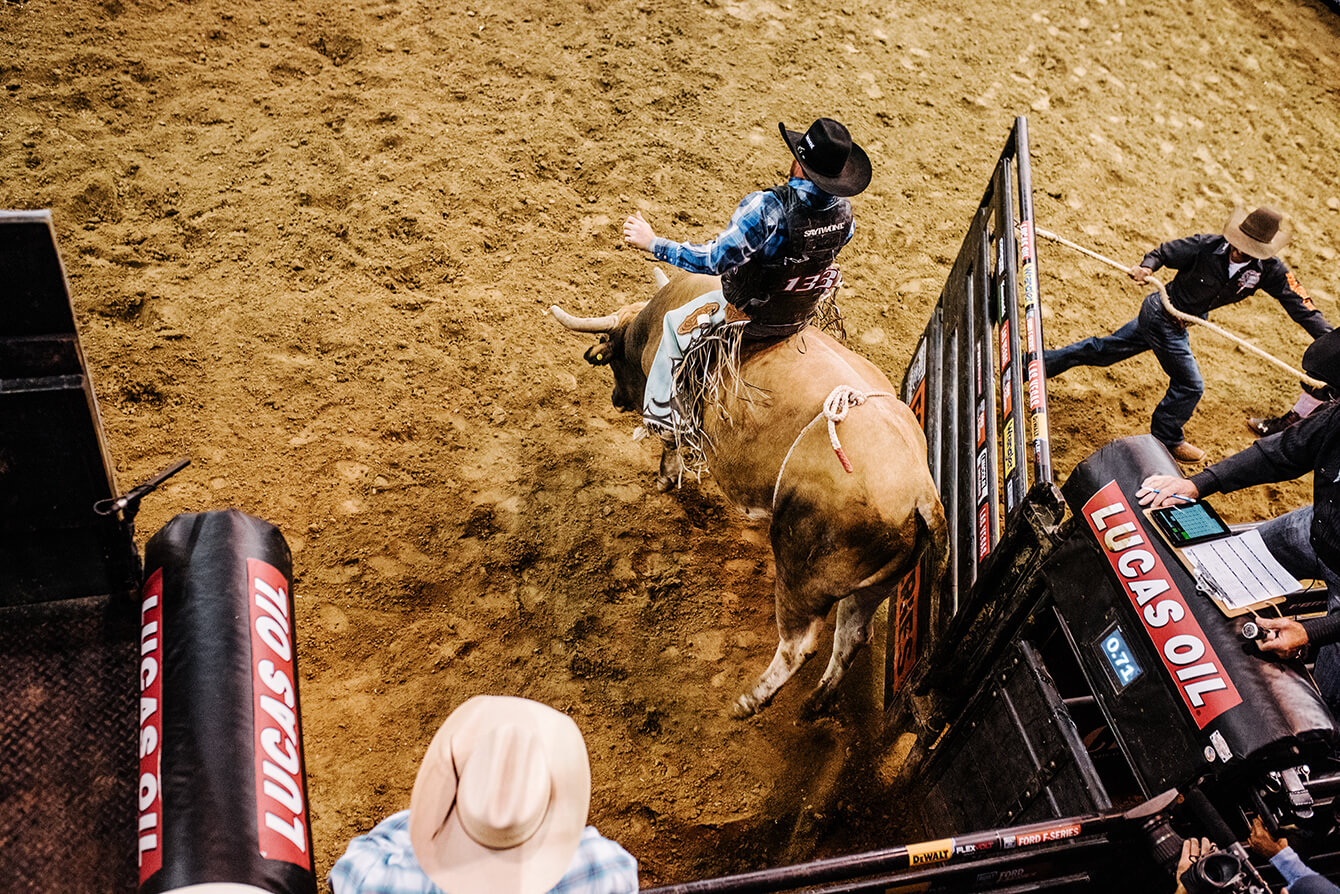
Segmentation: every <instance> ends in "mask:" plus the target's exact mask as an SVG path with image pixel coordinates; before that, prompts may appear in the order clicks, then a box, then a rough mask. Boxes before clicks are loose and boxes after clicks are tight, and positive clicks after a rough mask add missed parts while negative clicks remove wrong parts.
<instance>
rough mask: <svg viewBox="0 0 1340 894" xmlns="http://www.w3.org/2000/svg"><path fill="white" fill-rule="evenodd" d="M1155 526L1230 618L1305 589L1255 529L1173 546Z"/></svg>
mask: <svg viewBox="0 0 1340 894" xmlns="http://www.w3.org/2000/svg"><path fill="white" fill-rule="evenodd" d="M1149 514H1150V510H1145V515H1146V516H1149ZM1152 520H1153V519H1152V518H1151V521H1152ZM1153 527H1154V529H1155V530H1157V531H1158V532H1159V535H1160V536H1161V537H1162V538H1163V540H1164V541H1165V542H1166V543H1168V545H1169V546H1170V547H1172V551H1173V553H1174V554H1176V556H1177V558H1178V560H1179V561H1181V563H1182V564H1183V565H1184V566H1186V569H1187V570H1188V571H1190V572H1191V576H1192V577H1194V578H1195V579H1196V589H1197V590H1199V591H1200V592H1202V593H1204V594H1205V595H1206V596H1209V597H1210V600H1211V601H1212V602H1214V604H1215V605H1216V606H1218V608H1219V610H1220V611H1221V612H1223V613H1224V615H1226V616H1227V617H1230V618H1235V617H1237V616H1238V615H1244V614H1247V613H1249V612H1256V611H1259V610H1261V609H1262V608H1264V607H1265V606H1267V605H1274V604H1276V603H1279V602H1283V601H1284V599H1285V597H1286V596H1288V595H1289V594H1290V593H1296V592H1298V591H1299V590H1301V589H1303V585H1302V584H1301V583H1300V582H1299V581H1298V579H1297V578H1295V577H1294V576H1293V575H1291V574H1289V572H1287V571H1285V570H1284V567H1283V566H1282V565H1280V563H1279V562H1278V561H1277V560H1276V559H1275V557H1274V556H1272V555H1271V554H1270V550H1268V549H1266V544H1265V541H1264V540H1262V539H1261V532H1260V531H1258V530H1256V529H1255V528H1251V529H1249V530H1246V531H1243V532H1241V533H1237V534H1234V533H1232V532H1229V533H1227V534H1224V535H1223V536H1221V537H1215V538H1213V539H1207V540H1204V541H1202V542H1198V543H1194V544H1191V545H1189V546H1184V545H1178V544H1176V543H1173V542H1172V540H1171V539H1170V538H1169V537H1168V535H1167V534H1166V533H1165V532H1164V531H1163V529H1162V528H1161V527H1160V526H1159V525H1157V524H1155V525H1154V526H1153Z"/></svg>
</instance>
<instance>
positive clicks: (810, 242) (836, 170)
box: [623, 118, 871, 436]
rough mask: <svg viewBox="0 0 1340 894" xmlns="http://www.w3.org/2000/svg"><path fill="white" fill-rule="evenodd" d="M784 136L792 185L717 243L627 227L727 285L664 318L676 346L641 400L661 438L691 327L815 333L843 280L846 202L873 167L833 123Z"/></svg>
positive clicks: (651, 246) (664, 345)
mask: <svg viewBox="0 0 1340 894" xmlns="http://www.w3.org/2000/svg"><path fill="white" fill-rule="evenodd" d="M777 127H778V130H780V131H781V137H782V141H783V142H784V143H785V144H786V147H787V150H788V151H789V152H790V154H791V167H790V170H789V172H788V175H787V181H786V183H784V184H782V185H780V186H775V187H772V188H771V189H766V190H761V191H759V192H752V193H750V194H749V195H747V196H745V197H744V198H743V199H742V200H741V201H740V203H739V205H738V206H737V207H736V209H735V213H734V215H732V217H731V221H730V225H729V226H727V227H726V229H725V230H723V231H722V232H721V233H720V234H719V235H718V236H717V237H716V238H715V239H713V240H711V241H710V242H706V243H703V244H691V243H688V242H672V241H671V240H669V239H665V238H662V237H660V236H657V235H656V233H655V232H654V231H653V230H652V228H651V224H649V223H648V222H647V221H646V220H645V219H643V217H642V213H641V212H637V213H635V214H633V215H631V216H630V217H628V218H627V219H626V220H625V221H624V225H623V238H624V242H626V243H627V244H628V245H631V246H633V247H635V248H638V249H641V250H642V251H644V252H647V253H648V254H649V255H650V257H651V258H653V259H655V260H659V261H664V262H665V263H667V264H671V265H673V266H675V267H679V268H681V269H683V270H687V271H689V272H691V273H707V274H716V275H720V276H721V291H715V292H709V293H707V294H706V295H703V296H702V297H700V298H699V299H697V300H695V301H693V302H690V303H689V304H688V305H685V307H683V308H680V309H678V310H677V311H676V312H672V313H671V314H668V315H667V316H666V321H665V326H666V334H667V336H668V337H666V338H663V339H662V340H661V346H660V349H659V350H658V351H657V354H656V360H655V361H654V363H653V365H652V369H651V371H650V373H649V375H648V381H647V388H646V392H645V398H644V401H643V418H644V420H645V422H646V424H647V427H648V428H650V429H652V430H654V431H658V432H660V433H661V434H662V435H663V436H664V435H665V434H666V432H667V431H672V430H673V429H674V427H675V426H676V424H677V422H678V420H677V419H676V411H675V410H674V408H673V404H672V398H673V397H674V383H673V381H672V379H671V375H670V370H671V369H672V367H674V366H676V365H677V364H676V361H677V360H679V359H680V358H681V357H682V356H683V349H684V348H685V347H686V342H687V341H688V338H689V336H690V335H694V334H696V333H680V337H678V338H677V337H676V332H677V330H678V329H679V328H680V326H681V324H682V323H683V321H685V320H688V321H690V324H691V323H692V321H694V320H697V319H698V315H699V314H700V313H701V312H702V310H703V309H704V308H706V307H708V306H711V307H712V308H714V310H712V311H710V312H708V314H707V316H708V317H709V325H710V326H713V327H715V326H719V325H721V324H722V323H725V322H731V323H737V324H739V325H741V326H742V327H743V338H744V339H746V340H751V341H757V340H764V339H782V338H786V337H788V336H791V335H794V334H795V333H797V332H799V331H800V330H802V329H804V328H805V326H806V325H808V324H809V322H810V320H811V318H812V317H813V316H814V314H815V312H816V309H817V308H818V306H819V303H820V301H821V300H822V299H823V298H824V297H825V296H828V295H831V294H832V292H833V290H834V289H836V287H837V285H838V284H839V282H840V280H841V277H840V275H839V273H838V268H837V265H836V263H835V262H836V260H837V256H838V252H840V251H841V250H842V247H843V246H844V245H846V244H847V242H848V241H849V240H850V239H851V237H852V233H853V231H854V223H853V215H852V208H851V203H850V202H849V201H847V199H848V198H850V197H851V196H854V195H857V194H858V193H860V192H862V191H864V190H865V188H866V187H867V186H869V185H870V177H871V168H870V158H869V156H868V155H866V152H865V150H864V149H862V148H861V147H860V146H859V145H858V144H857V143H855V142H854V141H853V140H852V138H851V133H850V132H849V131H848V130H847V128H846V126H845V125H843V124H842V123H840V122H838V121H835V120H833V119H832V118H819V119H817V120H816V121H815V122H814V123H813V124H811V125H810V127H809V129H808V130H806V131H805V132H804V133H800V132H797V131H792V130H788V129H787V127H786V125H785V124H783V123H780V122H779V123H778V125H777ZM723 299H724V300H723ZM727 305H729V308H728V307H727Z"/></svg>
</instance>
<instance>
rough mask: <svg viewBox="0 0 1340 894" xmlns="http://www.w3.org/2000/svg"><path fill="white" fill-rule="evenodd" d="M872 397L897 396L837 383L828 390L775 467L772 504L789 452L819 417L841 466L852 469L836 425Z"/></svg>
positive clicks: (849, 470)
mask: <svg viewBox="0 0 1340 894" xmlns="http://www.w3.org/2000/svg"><path fill="white" fill-rule="evenodd" d="M872 397H897V395H895V394H890V393H889V392H887V391H872V392H870V393H869V394H867V393H865V392H864V391H857V390H856V389H855V388H853V387H851V386H850V385H839V386H837V387H836V388H834V389H833V390H832V391H830V392H829V394H828V397H826V398H825V399H824V408H823V409H822V410H821V411H819V415H817V416H815V417H814V418H813V419H811V420H810V421H809V423H808V424H806V426H805V427H804V428H802V429H801V430H800V434H798V435H796V439H795V440H794V441H792V442H791V449H790V450H788V451H786V456H785V457H784V458H783V459H782V465H781V467H780V468H778V469H777V481H776V482H775V483H774V484H773V485H772V506H773V508H774V509H775V508H777V492H778V491H779V490H780V489H781V487H782V473H783V472H785V471H786V464H787V463H788V462H790V461H791V454H792V453H794V452H795V449H796V446H797V445H798V444H800V439H801V438H803V437H805V433H806V432H808V431H809V430H810V429H812V428H814V426H815V424H816V423H817V422H818V421H819V420H820V419H826V420H827V421H828V442H829V443H830V444H832V445H833V452H834V453H836V454H837V458H838V461H839V462H841V463H842V468H843V469H844V470H846V471H847V473H848V474H850V473H851V471H852V465H851V460H849V459H847V453H846V451H844V450H843V449H842V442H841V441H839V440H838V436H837V425H838V423H839V422H841V421H842V420H844V419H846V418H847V413H848V411H849V410H851V408H852V407H859V406H860V405H861V404H863V403H865V402H866V401H867V400H869V399H870V398H872Z"/></svg>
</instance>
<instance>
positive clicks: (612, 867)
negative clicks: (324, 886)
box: [329, 810, 638, 894]
mask: <svg viewBox="0 0 1340 894" xmlns="http://www.w3.org/2000/svg"><path fill="white" fill-rule="evenodd" d="M329 881H330V887H331V890H333V891H334V892H335V894H445V892H443V890H442V889H441V888H439V887H438V886H437V885H435V884H433V882H432V880H431V879H429V878H428V876H427V875H426V874H425V873H424V871H423V869H422V868H421V867H420V866H419V861H418V860H416V859H415V858H414V847H413V845H411V844H410V840H409V811H408V810H402V811H400V812H399V813H396V814H393V815H391V816H389V817H387V818H386V819H384V820H382V821H381V822H380V823H378V824H377V825H376V827H374V828H373V830H372V831H371V832H369V833H367V834H366V835H359V836H358V837H357V838H355V839H354V840H353V841H351V842H349V847H348V848H347V849H346V850H345V852H344V856H342V857H340V859H339V860H337V861H336V862H335V865H334V866H333V867H331V870H330V877H329ZM637 884H638V883H637V860H635V859H633V856H632V855H631V854H629V853H628V851H626V850H624V849H623V848H622V847H620V846H619V845H618V844H616V843H615V842H613V841H610V840H609V839H608V838H604V837H602V836H601V834H600V833H599V832H597V831H596V829H595V827H594V826H587V827H586V828H585V829H583V830H582V840H581V844H579V845H578V846H577V853H575V854H573V856H572V862H571V863H569V864H568V871H567V872H565V873H564V874H563V877H562V878H561V879H559V880H558V884H557V885H554V887H552V888H550V889H549V894H632V892H635V891H637Z"/></svg>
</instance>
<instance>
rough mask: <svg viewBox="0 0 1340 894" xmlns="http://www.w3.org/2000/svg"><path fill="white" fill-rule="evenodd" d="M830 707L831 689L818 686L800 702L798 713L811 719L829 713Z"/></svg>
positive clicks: (831, 702)
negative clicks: (818, 687)
mask: <svg viewBox="0 0 1340 894" xmlns="http://www.w3.org/2000/svg"><path fill="white" fill-rule="evenodd" d="M832 707H833V690H832V689H823V688H820V689H816V690H814V691H813V692H811V693H810V694H809V696H808V697H806V699H805V701H803V702H801V705H800V714H801V716H802V717H804V718H805V719H806V720H813V719H814V718H816V717H822V716H823V715H825V714H827V713H829V710H830V709H831V708H832Z"/></svg>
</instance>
